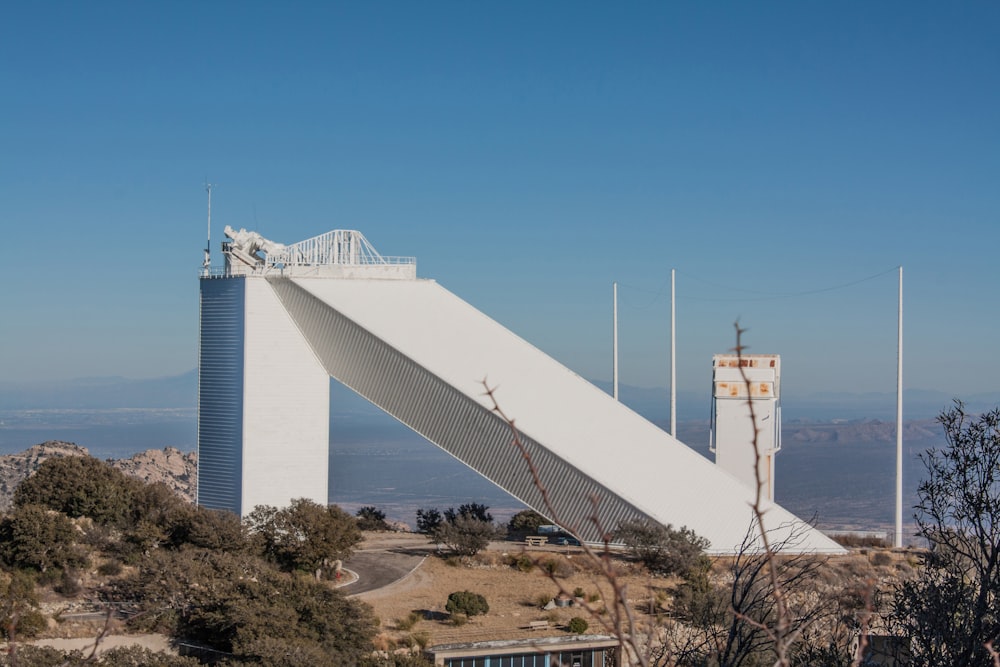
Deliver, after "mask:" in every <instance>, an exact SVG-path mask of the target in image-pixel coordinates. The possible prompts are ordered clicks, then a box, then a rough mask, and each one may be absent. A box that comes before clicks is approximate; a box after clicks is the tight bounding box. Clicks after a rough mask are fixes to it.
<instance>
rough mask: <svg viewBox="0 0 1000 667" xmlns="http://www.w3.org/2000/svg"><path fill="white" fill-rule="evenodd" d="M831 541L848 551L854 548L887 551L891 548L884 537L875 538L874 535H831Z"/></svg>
mask: <svg viewBox="0 0 1000 667" xmlns="http://www.w3.org/2000/svg"><path fill="white" fill-rule="evenodd" d="M830 537H831V538H833V541H834V542H836V543H837V544H839V545H840V546H842V547H847V548H848V549H851V548H854V549H859V548H872V547H874V548H877V549H887V548H889V547H891V546H892V544H891V543H890V542H889V540H887V539H885V538H884V537H877V536H875V535H858V534H856V533H841V534H839V535H837V534H835V535H831V536H830Z"/></svg>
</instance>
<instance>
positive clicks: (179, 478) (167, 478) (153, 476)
mask: <svg viewBox="0 0 1000 667" xmlns="http://www.w3.org/2000/svg"><path fill="white" fill-rule="evenodd" d="M110 463H111V465H113V466H114V467H116V468H118V469H119V470H121V471H122V472H124V473H125V474H126V475H130V476H132V477H135V478H138V479H141V480H142V481H144V482H146V483H148V484H154V483H156V482H163V483H164V484H166V485H167V486H168V487H170V488H171V489H173V490H174V491H175V492H176V493H177V495H179V496H181V497H182V498H184V500H187V501H188V502H190V503H193V502H194V501H195V495H196V493H197V489H198V482H197V479H198V454H197V453H195V452H186V453H185V452H182V451H181V450H179V449H176V448H174V447H164V448H163V449H147V450H146V451H144V452H139V453H138V454H136V455H135V456H132V457H131V458H127V459H118V460H114V461H110Z"/></svg>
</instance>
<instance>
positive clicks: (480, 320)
mask: <svg viewBox="0 0 1000 667" xmlns="http://www.w3.org/2000/svg"><path fill="white" fill-rule="evenodd" d="M292 280H293V282H295V283H296V284H298V285H300V286H301V287H303V288H304V289H305V290H307V291H309V292H311V293H312V294H313V295H315V296H316V297H318V298H319V299H320V300H322V301H323V302H325V303H326V304H328V305H329V306H330V307H332V308H334V309H336V310H337V311H339V312H340V313H342V314H344V315H345V316H347V317H349V318H350V319H352V320H353V321H354V322H356V323H357V324H359V325H360V326H362V327H364V328H365V329H367V330H368V331H369V332H371V333H372V334H374V335H376V336H378V337H379V338H381V339H382V340H383V341H385V342H386V343H388V344H389V345H391V346H392V347H394V348H396V349H397V350H399V351H400V352H402V353H403V354H405V355H406V356H408V357H409V358H410V359H412V360H413V361H415V362H416V363H418V364H419V365H421V366H422V367H424V368H425V369H428V370H429V371H431V372H433V373H434V374H435V375H436V376H437V377H439V378H441V379H442V380H444V381H445V382H447V383H449V384H450V385H451V386H453V387H455V388H456V389H458V390H459V391H461V392H463V393H464V394H465V395H466V396H468V397H470V398H472V399H474V400H476V401H478V402H479V403H480V404H481V405H483V406H484V407H487V408H489V407H491V404H490V402H489V400H488V399H487V398H486V397H485V396H484V395H483V392H484V389H483V385H482V381H483V380H484V379H485V380H487V381H488V382H489V384H490V386H491V387H495V388H496V398H497V400H498V401H499V403H500V405H501V407H502V408H503V409H504V411H505V412H506V413H507V414H508V415H509V416H510V417H512V418H513V419H514V420H515V422H516V425H517V427H518V428H519V429H520V430H521V431H522V432H523V433H525V434H526V435H528V436H530V437H531V438H533V439H534V440H535V441H536V442H538V443H540V444H541V445H542V446H544V447H546V448H547V449H549V450H550V451H552V452H553V453H555V454H556V455H558V456H559V457H561V458H562V459H563V460H565V461H566V462H567V463H569V464H570V465H572V466H574V467H575V468H577V469H578V470H580V471H582V472H583V473H584V474H586V475H588V476H590V477H592V478H593V479H595V480H597V481H599V482H600V483H601V484H603V485H605V486H606V487H608V488H609V489H613V490H614V491H615V493H617V494H618V495H620V496H621V497H622V498H624V499H626V500H627V501H628V502H630V503H632V504H633V505H634V506H635V507H637V508H638V509H640V510H641V511H643V512H645V513H646V514H648V515H649V516H652V517H655V518H656V519H657V520H658V521H660V522H662V523H664V524H666V523H671V524H673V525H674V526H679V525H687V526H689V527H691V528H692V529H694V530H695V531H696V532H697V533H698V534H700V535H702V536H704V537H706V538H708V539H709V540H710V541H711V543H712V550H713V551H718V552H730V551H731V550H732V549H733V548H734V547H736V546H737V545H739V543H740V542H741V541H742V539H743V537H744V535H745V533H746V530H747V527H748V526H749V525H750V521H751V518H752V513H751V511H750V507H749V502H750V501H751V500H752V498H753V493H752V490H751V489H750V488H748V487H747V486H746V485H745V484H744V483H742V482H740V481H739V480H737V479H736V478H735V477H733V476H732V475H731V474H729V473H727V472H726V471H724V470H722V469H720V468H719V467H717V466H716V465H715V464H713V463H712V462H710V461H708V460H707V459H705V458H704V457H702V456H700V455H699V454H698V453H697V452H695V451H693V450H692V449H690V448H688V447H687V446H685V445H684V444H682V443H681V442H679V441H678V440H676V439H674V438H673V437H671V436H670V435H669V434H668V433H666V432H665V431H663V430H662V429H660V428H659V427H657V426H656V425H654V424H652V423H651V422H649V421H648V420H646V419H644V418H643V417H641V416H640V415H638V414H636V413H635V412H633V411H632V410H630V409H629V408H628V407H626V406H625V405H623V404H621V403H619V402H617V401H615V400H614V399H613V398H612V397H610V396H608V395H607V394H606V393H604V392H603V391H601V390H600V389H598V388H597V387H595V386H594V385H592V384H591V383H589V382H587V381H586V380H584V379H583V378H581V377H580V376H578V375H577V374H576V373H574V372H573V371H571V370H569V369H568V368H566V367H565V366H563V365H561V364H559V363H558V362H557V361H555V360H554V359H552V358H551V357H549V356H548V355H546V354H545V353H543V352H542V351H540V350H538V349H537V348H535V347H534V346H532V345H531V344H529V343H528V342H526V341H524V340H523V339H521V338H519V337H518V336H516V335H515V334H513V333H511V332H510V331H509V330H507V329H505V328H504V327H503V326H501V325H499V324H498V323H497V322H495V321H493V320H492V319H490V318H489V317H487V316H486V315H484V314H483V313H481V312H479V311H478V310H476V309H475V308H473V307H472V306H470V305H469V304H467V303H465V302H464V301H462V300H461V299H459V298H458V297H457V296H455V295H454V294H452V293H451V292H448V291H447V290H445V289H444V288H442V287H440V286H439V285H437V284H436V283H435V282H433V281H428V280H414V281H399V280H323V279H309V278H293V279H292ZM766 522H767V525H768V527H769V529H771V528H773V529H774V530H776V531H778V532H779V533H781V534H787V533H788V531H790V530H794V529H795V527H797V528H798V529H801V530H803V531H804V533H803V535H802V542H801V543H800V544H799V545H798V548H799V549H801V550H804V551H822V552H841V551H842V548H841V547H839V546H838V545H837V544H835V543H834V542H833V541H832V540H830V539H829V538H827V537H825V536H824V535H822V534H821V533H819V532H818V531H814V530H811V529H809V528H808V527H806V526H804V525H803V524H802V522H801V521H799V520H798V519H796V518H795V517H794V516H793V515H791V514H790V513H788V512H787V511H786V510H784V509H782V508H780V507H778V506H777V505H773V506H770V508H769V509H768V511H767V514H766ZM772 537H777V538H779V539H780V537H781V536H780V535H775V536H772Z"/></svg>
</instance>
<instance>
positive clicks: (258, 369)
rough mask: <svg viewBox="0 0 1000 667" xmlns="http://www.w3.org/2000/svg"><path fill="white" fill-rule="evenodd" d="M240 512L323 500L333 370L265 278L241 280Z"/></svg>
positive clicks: (324, 494) (325, 483) (325, 499)
mask: <svg viewBox="0 0 1000 667" xmlns="http://www.w3.org/2000/svg"><path fill="white" fill-rule="evenodd" d="M244 326H245V339H246V343H245V348H244V349H245V355H244V362H243V363H244V402H243V434H244V437H243V497H242V513H243V515H244V516H246V515H247V514H249V513H250V512H251V511H253V508H254V506H255V505H273V506H276V507H285V506H287V505H288V504H289V501H291V500H292V499H295V498H308V499H310V500H313V501H315V502H317V503H320V504H322V505H326V503H327V502H328V498H329V494H328V482H327V477H328V469H329V442H330V420H329V411H330V376H329V375H328V374H327V373H326V371H325V370H324V369H323V366H322V365H321V364H320V363H319V361H318V360H317V359H316V356H315V355H314V354H313V352H312V349H311V348H310V347H309V345H308V344H307V343H306V341H305V340H304V339H303V338H302V335H301V334H300V333H299V330H298V328H297V327H296V326H295V324H294V323H293V322H292V320H291V317H290V316H289V315H288V313H287V312H286V311H285V309H284V308H283V307H282V305H281V303H280V302H279V301H278V298H277V296H275V294H274V291H273V290H272V289H271V286H270V285H268V283H267V281H266V280H265V279H264V278H263V277H262V276H248V277H247V278H246V316H245V322H244Z"/></svg>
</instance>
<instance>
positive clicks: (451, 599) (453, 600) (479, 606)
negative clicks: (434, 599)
mask: <svg viewBox="0 0 1000 667" xmlns="http://www.w3.org/2000/svg"><path fill="white" fill-rule="evenodd" d="M444 608H445V609H446V610H447V611H448V613H449V614H452V615H454V614H465V615H466V616H477V615H479V614H485V613H487V612H488V611H489V610H490V605H489V604H487V603H486V598H484V597H483V596H482V595H480V594H479V593H473V592H471V591H456V592H454V593H452V594H451V595H449V596H448V604H446V605H445V607H444Z"/></svg>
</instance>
